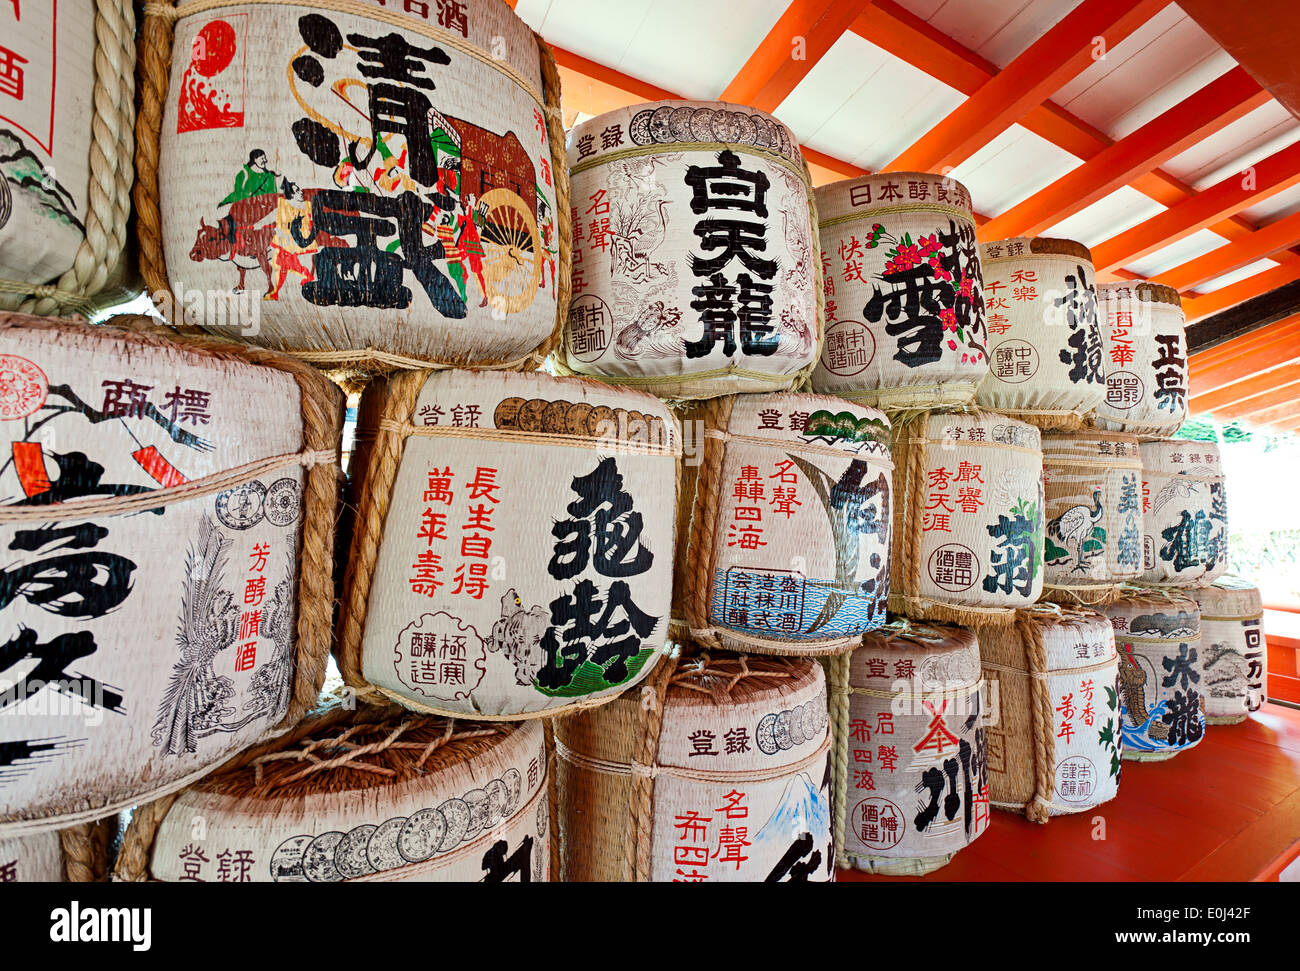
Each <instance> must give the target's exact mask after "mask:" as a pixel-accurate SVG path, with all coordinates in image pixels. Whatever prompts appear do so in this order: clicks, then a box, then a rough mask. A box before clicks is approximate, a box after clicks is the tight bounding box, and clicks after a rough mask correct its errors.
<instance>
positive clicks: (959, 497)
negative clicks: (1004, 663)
mask: <svg viewBox="0 0 1300 971" xmlns="http://www.w3.org/2000/svg"><path fill="white" fill-rule="evenodd" d="M893 455H894V463H895V464H894V494H893V500H894V525H893V544H894V549H893V564H892V569H891V572H892V579H893V583H892V586H891V588H890V594H889V609H890V611H891V612H892V613H896V614H904V615H905V616H907V617H909V618H912V619H914V620H915V619H927V620H941V621H947V622H951V623H975V624H990V623H1003V624H1009V623H1011V619H1012V615H1013V611H1014V609H1015V608H1016V607H1025V606H1028V605H1029V604H1032V603H1034V602H1035V601H1037V600H1038V598H1039V595H1040V594H1041V593H1042V589H1043V453H1042V449H1041V445H1040V434H1039V431H1038V429H1037V428H1035V427H1034V426H1033V425H1028V424H1026V423H1025V422H1021V421H1016V420H1014V419H1011V418H1007V417H1005V416H1003V415H999V414H995V413H991V412H969V413H965V412H955V413H951V414H947V413H940V412H922V413H921V414H919V415H916V416H914V417H912V418H909V419H908V420H906V421H905V422H901V423H898V424H896V425H895V426H894V434H893Z"/></svg>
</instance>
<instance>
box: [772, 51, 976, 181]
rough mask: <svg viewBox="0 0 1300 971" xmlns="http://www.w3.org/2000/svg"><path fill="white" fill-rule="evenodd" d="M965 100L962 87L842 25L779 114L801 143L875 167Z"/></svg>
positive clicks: (891, 158)
mask: <svg viewBox="0 0 1300 971" xmlns="http://www.w3.org/2000/svg"><path fill="white" fill-rule="evenodd" d="M962 101H963V97H962V95H961V93H960V92H959V91H956V90H954V89H953V88H950V87H948V86H947V85H945V84H943V83H941V82H939V81H936V80H934V78H932V77H930V76H929V75H928V74H925V73H924V72H923V71H919V70H917V69H916V68H914V67H912V66H911V65H910V64H906V63H904V62H903V61H900V60H899V59H898V58H896V57H893V56H892V55H890V54H887V53H885V52H884V51H883V50H881V49H880V48H879V47H876V46H875V45H874V44H871V43H869V42H867V41H865V40H863V39H862V38H861V37H859V36H858V35H857V34H854V33H852V32H845V33H844V34H843V35H842V36H841V37H840V39H839V40H837V41H836V42H835V44H834V45H832V47H831V49H830V50H829V51H827V52H826V56H825V57H823V58H822V59H821V61H819V62H818V63H817V65H816V66H815V67H814V68H813V69H812V70H811V71H810V72H809V73H808V76H807V77H805V78H804V79H803V80H802V81H800V82H799V85H798V86H797V87H796V88H795V89H794V90H793V91H792V92H790V96H789V97H788V98H786V99H785V101H784V102H782V104H781V105H780V107H778V108H777V109H776V112H775V114H776V116H777V117H778V118H780V119H781V120H782V121H783V122H785V123H786V124H787V125H789V126H790V128H791V129H792V130H793V131H794V133H795V137H797V138H798V139H799V143H800V144H802V145H806V146H808V147H809V148H815V149H817V150H818V151H820V152H825V153H827V154H828V155H833V156H835V157H836V158H840V159H843V160H845V161H847V162H852V163H853V164H854V165H859V166H861V167H863V168H867V169H871V170H872V171H875V170H877V169H879V168H881V167H882V166H884V165H886V164H888V163H889V162H890V161H892V160H893V159H894V158H896V157H897V156H898V154H899V153H900V152H902V151H903V150H904V149H905V148H907V147H908V146H909V145H911V144H912V143H913V142H915V141H916V140H917V139H918V138H920V137H921V136H922V135H924V134H925V133H926V132H927V131H929V130H930V129H931V128H933V127H934V126H935V125H936V124H938V123H939V122H940V121H942V120H943V119H944V118H945V117H947V116H948V114H949V113H950V112H951V111H952V110H953V109H954V108H956V107H957V106H958V105H959V104H961V102H962Z"/></svg>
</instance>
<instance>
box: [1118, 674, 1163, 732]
mask: <svg viewBox="0 0 1300 971" xmlns="http://www.w3.org/2000/svg"><path fill="white" fill-rule="evenodd" d="M1119 685H1120V692H1121V693H1122V694H1123V695H1124V707H1125V709H1127V710H1126V714H1127V715H1128V717H1129V720H1130V721H1131V722H1132V723H1133V727H1134V728H1142V727H1143V726H1144V725H1146V724H1147V723H1148V722H1151V727H1150V728H1148V729H1147V734H1148V735H1149V736H1150V737H1151V738H1153V739H1155V740H1156V741H1158V742H1164V741H1168V739H1169V726H1168V725H1166V724H1165V723H1164V722H1162V721H1152V718H1153V717H1154V716H1155V715H1156V712H1155V711H1153V710H1152V709H1150V708H1148V707H1147V697H1146V694H1147V693H1146V686H1147V673H1146V672H1145V671H1143V670H1142V668H1140V667H1138V663H1137V661H1135V660H1133V657H1132V656H1131V655H1130V656H1129V657H1128V660H1127V663H1123V664H1121V665H1120V668H1119ZM1139 715H1140V716H1141V717H1139Z"/></svg>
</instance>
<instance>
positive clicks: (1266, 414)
mask: <svg viewBox="0 0 1300 971" xmlns="http://www.w3.org/2000/svg"><path fill="white" fill-rule="evenodd" d="M1297 418H1300V403H1297V402H1294V401H1293V402H1290V403H1288V404H1283V405H1277V406H1275V407H1273V408H1265V409H1264V410H1263V411H1256V412H1254V413H1252V414H1251V415H1250V417H1249V418H1247V419H1246V420H1247V421H1249V422H1250V423H1251V424H1252V425H1277V426H1278V427H1281V428H1290V427H1291V426H1293V425H1294V424H1295V422H1296V419H1297Z"/></svg>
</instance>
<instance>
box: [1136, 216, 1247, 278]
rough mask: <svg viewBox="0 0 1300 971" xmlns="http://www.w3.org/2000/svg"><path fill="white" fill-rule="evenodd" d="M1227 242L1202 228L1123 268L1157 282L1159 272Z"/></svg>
mask: <svg viewBox="0 0 1300 971" xmlns="http://www.w3.org/2000/svg"><path fill="white" fill-rule="evenodd" d="M1227 242H1228V241H1227V240H1226V239H1224V238H1223V237H1222V236H1220V235H1219V234H1218V233H1212V232H1210V230H1208V229H1202V230H1199V231H1198V232H1195V233H1192V234H1191V235H1190V236H1185V237H1183V238H1182V239H1180V240H1179V241H1178V242H1176V243H1170V244H1169V245H1168V246H1164V247H1161V248H1160V249H1158V250H1156V251H1155V252H1153V253H1148V254H1147V255H1146V256H1144V257H1142V259H1140V260H1135V261H1134V262H1132V263H1128V264H1126V265H1125V267H1124V269H1126V270H1130V271H1132V272H1133V273H1137V274H1138V275H1140V276H1144V277H1146V278H1147V279H1148V280H1154V281H1155V282H1156V283H1159V282H1160V274H1161V273H1166V272H1168V271H1169V270H1172V269H1173V268H1174V267H1175V266H1182V265H1183V264H1184V263H1186V262H1187V261H1188V260H1194V259H1196V258H1197V257H1198V256H1204V255H1205V254H1206V253H1208V252H1210V251H1211V250H1216V249H1218V248H1219V247H1220V246H1223V245H1225V244H1226V243H1227Z"/></svg>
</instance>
